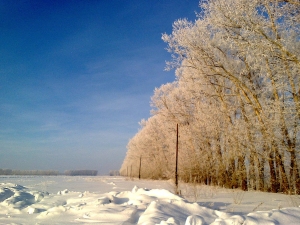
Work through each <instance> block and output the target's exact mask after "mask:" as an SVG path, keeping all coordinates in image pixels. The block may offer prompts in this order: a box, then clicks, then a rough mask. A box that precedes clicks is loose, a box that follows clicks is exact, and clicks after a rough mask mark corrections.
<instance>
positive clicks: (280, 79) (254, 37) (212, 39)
mask: <svg viewBox="0 0 300 225" xmlns="http://www.w3.org/2000/svg"><path fill="white" fill-rule="evenodd" d="M299 22H300V1H299V0H282V1H280V0H276V1H275V0H252V1H248V0H209V1H204V0H202V1H200V13H198V14H197V19H196V20H195V21H194V22H191V21H188V20H186V19H180V20H177V21H175V22H174V24H173V31H172V33H171V34H163V36H162V39H163V40H164V41H165V42H166V44H167V46H168V47H167V50H168V51H169V52H170V53H171V55H172V61H170V62H168V63H167V69H168V70H171V69H175V75H176V76H175V77H176V79H175V81H174V82H172V83H167V84H164V85H162V86H161V87H159V88H156V89H155V90H154V95H153V96H152V98H151V106H152V116H151V117H150V118H148V119H147V120H142V121H141V122H140V125H141V128H140V130H139V131H138V133H137V134H136V135H135V136H134V137H132V139H131V140H130V141H129V143H128V145H127V154H126V157H125V159H124V161H123V165H122V167H121V169H120V173H121V174H122V175H129V173H130V176H138V173H139V170H140V158H141V157H142V168H141V176H142V177H143V178H153V179H159V178H166V179H169V178H173V177H174V169H175V159H174V158H175V144H176V143H175V142H176V124H179V133H180V136H179V166H178V169H179V170H178V171H179V177H180V179H181V180H182V181H185V182H199V183H205V184H210V185H219V186H224V187H227V188H241V189H243V190H250V189H251V190H261V191H270V192H284V193H295V194H299V193H300V173H299V163H300V162H299V160H300V154H299V153H300V151H299V147H300V143H299V141H300V130H299V128H300V86H299V80H300V74H299V73H300V23H299ZM128 171H129V172H128Z"/></svg>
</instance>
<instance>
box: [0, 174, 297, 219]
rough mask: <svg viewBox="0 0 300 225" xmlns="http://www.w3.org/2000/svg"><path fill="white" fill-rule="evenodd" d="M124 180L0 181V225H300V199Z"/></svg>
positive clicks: (19, 178) (8, 178)
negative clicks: (178, 189)
mask: <svg viewBox="0 0 300 225" xmlns="http://www.w3.org/2000/svg"><path fill="white" fill-rule="evenodd" d="M180 190H181V193H182V195H183V196H184V197H185V198H184V197H180V196H177V195H175V194H173V193H172V192H173V191H174V185H173V184H172V182H171V181H151V180H129V179H125V178H123V177H100V176H97V177H65V176H58V177H34V176H31V177H22V176H0V224H93V223H94V224H125V225H126V224H127V225H128V224H145V225H146V224H162V225H167V224H177V225H179V224H183V225H184V224H185V225H200V224H214V225H216V224H245V225H248V224H300V208H299V204H300V198H299V196H292V195H283V194H272V193H262V192H254V191H250V192H242V191H239V190H228V189H223V188H217V187H209V186H204V185H187V184H180Z"/></svg>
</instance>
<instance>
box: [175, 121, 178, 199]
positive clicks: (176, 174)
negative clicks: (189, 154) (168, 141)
mask: <svg viewBox="0 0 300 225" xmlns="http://www.w3.org/2000/svg"><path fill="white" fill-rule="evenodd" d="M175 185H176V194H178V123H177V132H176V167H175Z"/></svg>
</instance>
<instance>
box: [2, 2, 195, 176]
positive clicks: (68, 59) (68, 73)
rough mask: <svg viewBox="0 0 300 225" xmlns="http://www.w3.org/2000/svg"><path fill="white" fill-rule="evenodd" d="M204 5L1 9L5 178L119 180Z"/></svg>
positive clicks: (14, 5)
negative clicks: (176, 29)
mask: <svg viewBox="0 0 300 225" xmlns="http://www.w3.org/2000/svg"><path fill="white" fill-rule="evenodd" d="M198 5H199V1H198V0H153V1H152V0H151V1H140V0H130V1H124V0H123V1H121V0H119V1H117V0H101V1H100V0H98V1H96V0H94V1H93V0H81V1H80V0H68V1H67V0H57V1H55V0H43V1H41V0H17V1H7V0H0V168H9V169H22V170H60V171H64V170H67V169H96V170H98V171H99V174H107V173H108V171H109V170H118V169H119V168H120V166H121V164H122V161H123V159H124V157H125V154H126V145H127V143H128V141H129V139H130V138H131V137H133V136H134V135H135V133H136V132H137V131H138V129H139V125H138V122H139V121H140V120H141V119H143V118H148V117H149V116H150V105H149V102H150V97H151V95H152V94H153V90H154V88H155V87H159V86H160V85H162V84H164V83H166V82H171V81H173V80H174V79H175V78H174V77H175V76H174V71H171V72H166V71H164V67H165V61H167V60H169V59H170V54H169V53H168V52H167V51H166V50H165V48H166V47H167V45H166V44H165V43H164V42H163V41H162V40H161V36H162V34H163V33H171V31H172V24H173V22H174V21H175V20H177V19H180V18H187V19H189V20H191V21H194V20H195V19H196V14H195V12H199V7H198Z"/></svg>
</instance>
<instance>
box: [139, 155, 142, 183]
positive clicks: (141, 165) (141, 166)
mask: <svg viewBox="0 0 300 225" xmlns="http://www.w3.org/2000/svg"><path fill="white" fill-rule="evenodd" d="M141 168H142V156H140V168H139V180H140V179H141Z"/></svg>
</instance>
